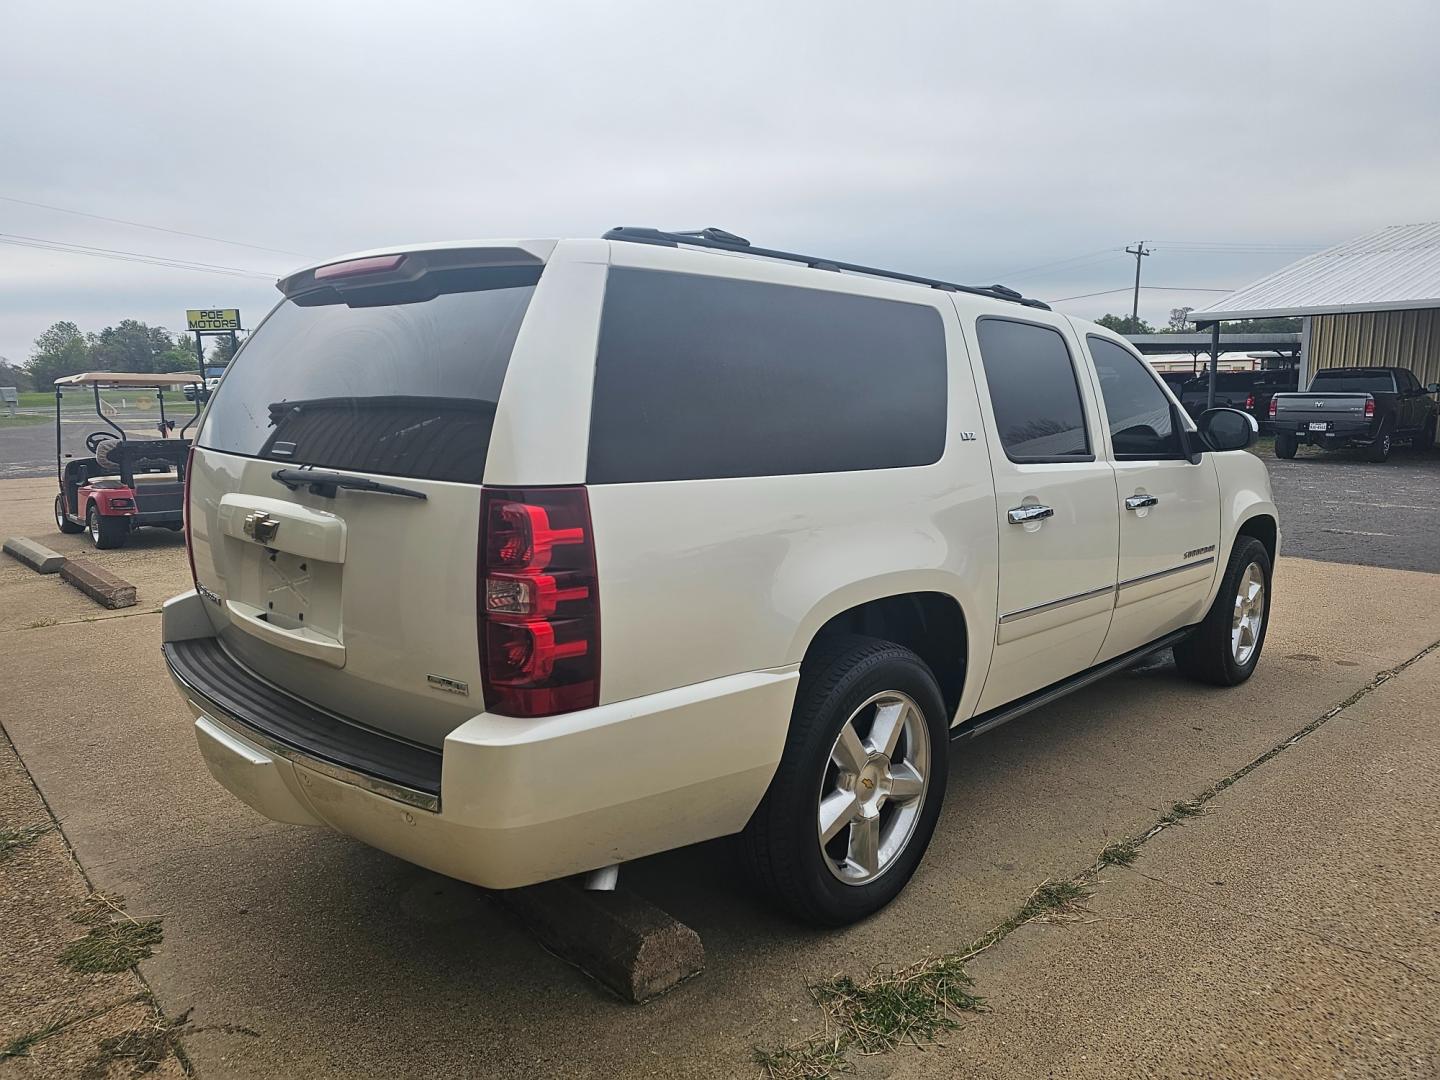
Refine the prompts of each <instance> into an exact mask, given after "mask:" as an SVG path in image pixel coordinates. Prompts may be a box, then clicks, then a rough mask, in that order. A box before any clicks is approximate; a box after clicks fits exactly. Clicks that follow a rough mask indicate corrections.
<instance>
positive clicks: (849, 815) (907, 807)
mask: <svg viewBox="0 0 1440 1080" xmlns="http://www.w3.org/2000/svg"><path fill="white" fill-rule="evenodd" d="M929 783H930V728H929V726H928V725H927V724H926V723H925V714H924V713H922V712H921V711H920V707H919V706H918V705H916V704H915V702H914V701H913V700H912V699H911V698H910V697H908V696H907V695H905V694H902V693H900V692H899V691H898V690H886V691H883V692H881V693H879V694H875V695H874V696H873V697H871V698H869V699H868V700H867V701H865V702H864V703H863V704H862V705H861V706H860V707H859V708H858V709H856V710H855V711H854V712H853V713H851V714H850V717H849V719H847V720H846V721H845V723H844V725H843V726H842V727H841V728H840V733H839V734H838V735H837V736H836V737H835V744H834V746H832V747H831V748H830V760H829V761H828V762H827V763H826V766H825V776H824V779H823V780H822V781H821V784H820V804H819V809H818V818H817V826H818V836H819V840H820V851H821V854H822V855H823V856H824V857H825V865H826V866H828V867H829V868H830V872H831V873H832V874H834V875H835V876H836V877H837V878H839V879H840V880H841V881H843V882H844V883H845V884H847V885H866V884H869V883H870V882H872V881H874V880H875V879H876V878H878V877H880V875H881V874H883V873H885V871H886V870H888V869H890V867H891V866H892V865H894V863H895V860H896V859H898V858H899V857H900V853H901V852H903V851H904V850H905V845H906V844H908V843H909V842H910V837H911V836H912V835H913V834H914V832H915V825H916V822H918V821H919V820H920V810H921V808H922V807H923V806H924V805H925V791H926V789H927V787H928V786H929Z"/></svg>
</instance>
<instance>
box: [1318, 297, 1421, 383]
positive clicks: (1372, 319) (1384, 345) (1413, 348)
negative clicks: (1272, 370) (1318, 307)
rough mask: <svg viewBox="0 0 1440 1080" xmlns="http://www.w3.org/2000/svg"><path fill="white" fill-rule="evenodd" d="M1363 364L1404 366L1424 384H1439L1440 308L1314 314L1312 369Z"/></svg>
mask: <svg viewBox="0 0 1440 1080" xmlns="http://www.w3.org/2000/svg"><path fill="white" fill-rule="evenodd" d="M1365 364H1375V365H1377V366H1379V367H1408V368H1409V369H1410V370H1411V371H1413V372H1415V377H1416V378H1418V379H1419V380H1420V381H1421V382H1422V383H1432V382H1440V308H1424V309H1421V310H1418V311H1362V312H1356V313H1354V314H1351V315H1316V316H1314V318H1313V319H1312V320H1311V323H1310V364H1309V368H1310V370H1311V371H1312V372H1313V371H1317V370H1319V369H1320V368H1328V367H1353V366H1356V365H1365Z"/></svg>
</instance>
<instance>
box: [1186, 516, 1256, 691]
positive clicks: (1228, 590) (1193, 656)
mask: <svg viewBox="0 0 1440 1080" xmlns="http://www.w3.org/2000/svg"><path fill="white" fill-rule="evenodd" d="M1252 565H1254V566H1257V567H1259V570H1260V577H1261V579H1262V581H1263V582H1264V588H1265V594H1264V598H1263V600H1264V609H1263V613H1262V615H1261V622H1260V630H1259V633H1258V635H1255V636H1254V641H1253V644H1254V647H1253V649H1251V651H1250V653H1249V655H1248V656H1246V658H1245V661H1244V663H1241V662H1240V661H1239V660H1237V658H1236V656H1235V650H1234V649H1233V648H1232V645H1231V633H1232V631H1233V628H1234V617H1235V609H1236V607H1237V604H1236V600H1237V597H1238V594H1239V591H1240V581H1241V579H1242V578H1243V577H1244V576H1245V573H1246V571H1247V570H1248V569H1249V568H1250V567H1251V566H1252ZM1270 574H1271V567H1270V553H1269V552H1268V551H1266V550H1265V545H1264V544H1262V543H1261V542H1260V541H1259V540H1256V539H1255V538H1254V537H1253V536H1240V537H1237V538H1236V540H1235V547H1234V548H1233V549H1232V550H1231V552H1230V561H1229V562H1228V563H1226V564H1225V576H1224V577H1223V578H1221V580H1220V591H1219V592H1218V593H1217V594H1216V596H1215V602H1214V603H1213V604H1211V605H1210V611H1209V612H1208V613H1207V614H1206V616H1205V621H1204V622H1202V623H1201V624H1200V625H1199V626H1198V627H1196V628H1195V632H1194V633H1193V634H1191V635H1190V636H1189V637H1188V638H1186V639H1185V640H1184V641H1182V642H1180V644H1178V645H1176V646H1175V666H1176V667H1177V668H1179V669H1180V673H1181V674H1182V675H1184V676H1186V677H1187V678H1190V679H1194V680H1195V681H1196V682H1203V683H1209V684H1210V685H1212V686H1238V685H1239V684H1240V683H1242V682H1244V681H1245V680H1246V679H1248V678H1250V675H1251V674H1252V673H1253V672H1254V670H1255V665H1256V664H1257V663H1259V662H1260V651H1261V649H1263V648H1264V647H1265V633H1266V631H1268V630H1269V629H1270V592H1271V590H1270Z"/></svg>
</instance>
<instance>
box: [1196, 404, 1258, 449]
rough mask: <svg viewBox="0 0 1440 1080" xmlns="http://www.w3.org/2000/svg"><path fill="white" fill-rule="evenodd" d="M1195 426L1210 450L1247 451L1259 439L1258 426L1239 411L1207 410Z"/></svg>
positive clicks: (1252, 418) (1252, 419)
mask: <svg viewBox="0 0 1440 1080" xmlns="http://www.w3.org/2000/svg"><path fill="white" fill-rule="evenodd" d="M1195 426H1196V427H1197V428H1199V430H1200V438H1201V439H1202V440H1203V441H1204V443H1205V445H1206V446H1208V447H1209V448H1210V449H1211V450H1248V449H1250V447H1252V446H1254V445H1255V440H1257V439H1258V438H1259V437H1260V424H1259V423H1258V422H1257V421H1256V419H1255V418H1254V417H1253V416H1251V415H1250V414H1249V413H1247V412H1241V411H1240V410H1239V409H1209V410H1207V411H1205V412H1203V413H1201V414H1200V419H1199V420H1197V421H1195Z"/></svg>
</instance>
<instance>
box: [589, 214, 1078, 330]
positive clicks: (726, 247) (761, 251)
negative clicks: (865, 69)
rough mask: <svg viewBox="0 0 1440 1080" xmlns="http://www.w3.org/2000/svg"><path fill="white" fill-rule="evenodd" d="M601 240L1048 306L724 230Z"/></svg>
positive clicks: (626, 229)
mask: <svg viewBox="0 0 1440 1080" xmlns="http://www.w3.org/2000/svg"><path fill="white" fill-rule="evenodd" d="M601 239H602V240H626V241H629V242H630V243H632V244H656V245H659V246H661V247H679V246H680V245H681V244H684V245H685V246H686V247H701V248H713V249H714V250H716V251H735V252H740V253H741V254H744V255H759V256H762V257H763V258H766V259H783V260H784V261H785V262H796V263H803V264H804V265H806V266H809V267H811V268H813V269H815V270H833V271H837V272H838V271H845V272H847V273H851V274H868V275H870V276H871V277H882V278H891V279H893V280H895V281H908V282H910V283H911V284H913V285H926V286H928V287H930V288H932V289H940V290H943V291H944V292H963V293H973V294H974V295H976V296H988V297H990V298H991V299H993V300H1006V301H1009V302H1010V303H1012V304H1024V305H1025V306H1026V307H1032V308H1040V309H1041V310H1043V311H1049V310H1050V305H1049V304H1047V303H1045V302H1044V301H1043V300H1033V299H1031V298H1030V297H1028V296H1022V295H1020V293H1018V292H1016V291H1015V290H1014V289H1007V288H1006V287H1005V286H1004V285H957V284H956V283H955V282H953V281H940V280H938V279H936V278H927V277H919V276H917V275H915V274H902V273H900V271H898V270H881V269H879V268H878V267H874V266H861V265H860V264H859V263H847V262H839V261H838V260H836V259H825V258H821V257H819V256H817V255H797V254H796V253H795V252H793V251H777V250H775V249H774V248H762V247H756V246H755V245H754V244H752V243H750V241H749V240H746V239H745V238H744V237H743V236H736V235H735V234H734V233H732V232H726V231H725V230H724V229H716V228H713V227H712V228H708V229H692V230H676V231H673V232H666V231H665V230H663V229H648V228H644V227H641V226H635V225H620V226H617V227H616V228H613V229H611V230H610V231H609V232H607V233H606V234H605V235H604V236H602V237H601Z"/></svg>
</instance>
